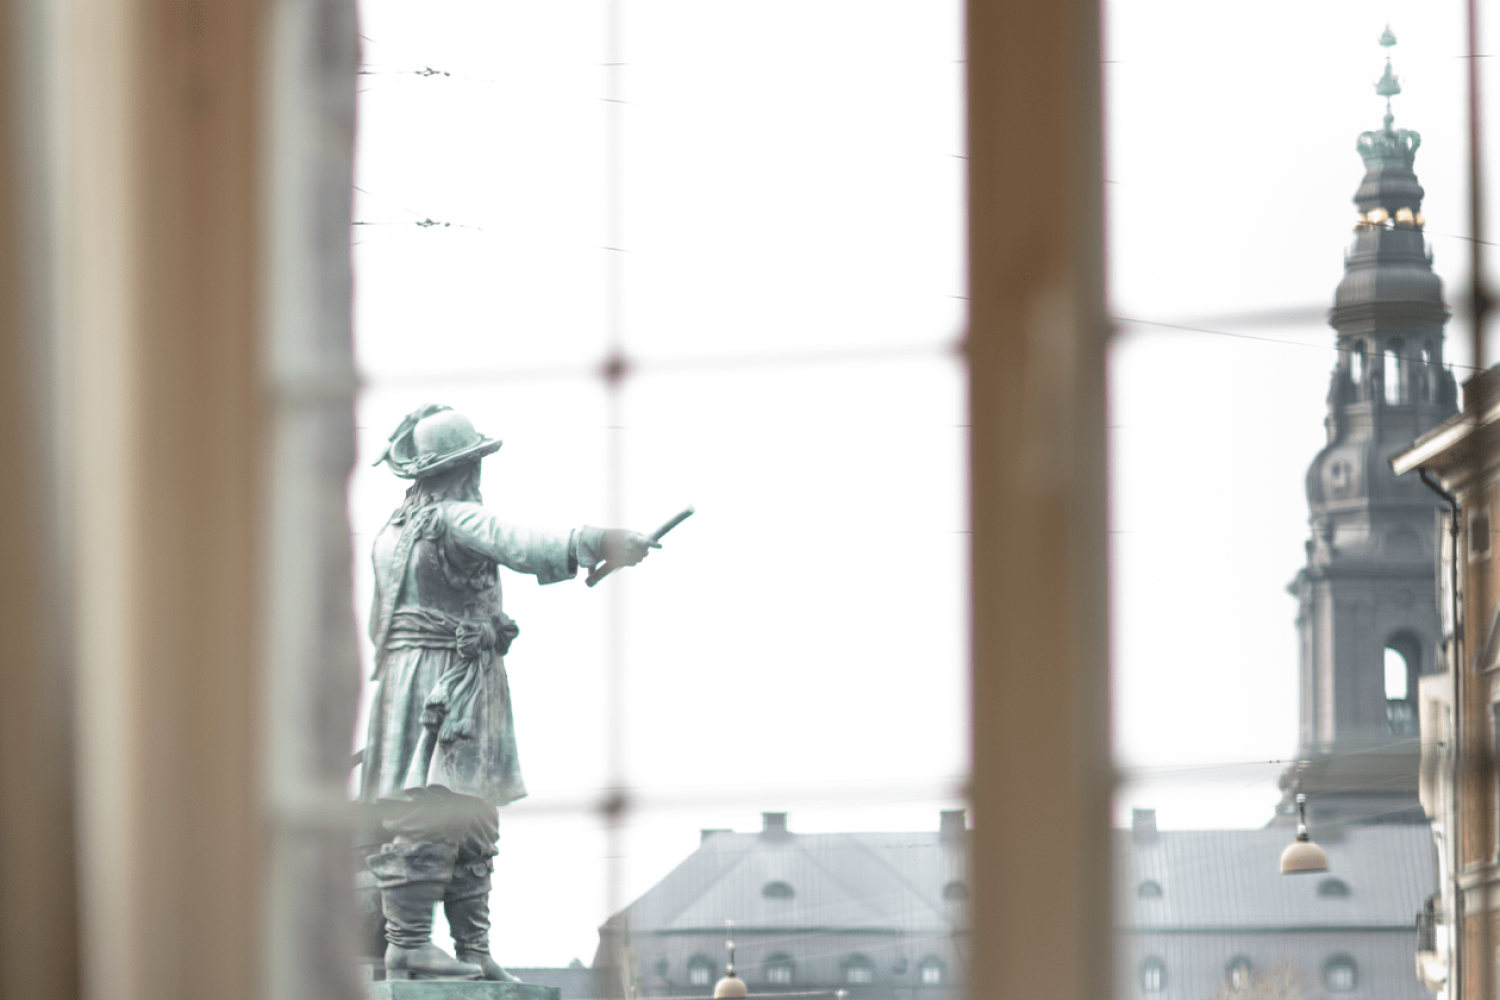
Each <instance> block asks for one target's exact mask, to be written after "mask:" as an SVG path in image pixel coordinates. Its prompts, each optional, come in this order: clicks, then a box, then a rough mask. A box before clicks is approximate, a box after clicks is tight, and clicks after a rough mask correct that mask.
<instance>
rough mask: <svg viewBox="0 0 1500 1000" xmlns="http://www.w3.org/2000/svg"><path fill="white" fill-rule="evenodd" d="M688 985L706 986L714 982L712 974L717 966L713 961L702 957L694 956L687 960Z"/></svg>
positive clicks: (716, 969)
mask: <svg viewBox="0 0 1500 1000" xmlns="http://www.w3.org/2000/svg"><path fill="white" fill-rule="evenodd" d="M687 969H688V983H689V984H691V985H693V986H707V985H708V984H709V983H711V982H713V981H714V973H715V972H717V971H718V966H717V965H715V964H714V961H713V959H711V958H707V957H705V956H703V955H694V956H693V957H692V958H690V959H688V966H687Z"/></svg>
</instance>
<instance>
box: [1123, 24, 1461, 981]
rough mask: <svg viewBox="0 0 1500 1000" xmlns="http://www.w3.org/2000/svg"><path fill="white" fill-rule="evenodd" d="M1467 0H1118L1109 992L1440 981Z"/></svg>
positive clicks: (1445, 906)
mask: <svg viewBox="0 0 1500 1000" xmlns="http://www.w3.org/2000/svg"><path fill="white" fill-rule="evenodd" d="M1461 15H1462V10H1461V8H1459V7H1450V8H1437V7H1432V6H1430V5H1421V4H1415V3H1404V2H1396V3H1391V4H1387V5H1385V6H1383V7H1381V8H1380V9H1379V10H1375V9H1373V8H1371V7H1369V6H1368V5H1360V4H1354V3H1343V2H1338V3H1331V4H1325V5H1318V6H1317V7H1315V8H1312V7H1306V6H1294V5H1291V4H1272V5H1271V6H1269V7H1267V6H1265V5H1260V6H1258V7H1256V8H1254V9H1253V10H1252V9H1251V8H1249V7H1235V6H1232V5H1231V6H1225V5H1214V6H1212V7H1205V6H1203V5H1197V4H1189V3H1177V2H1170V0H1169V2H1154V0H1153V2H1145V0H1122V2H1117V3H1111V4H1107V5H1105V19H1106V38H1107V44H1106V50H1107V60H1108V61H1107V64H1106V66H1105V77H1106V93H1107V106H1108V121H1107V123H1106V128H1105V135H1106V137H1107V142H1108V153H1107V164H1108V166H1107V168H1106V169H1107V174H1106V176H1107V178H1108V182H1109V183H1108V188H1107V197H1108V205H1109V212H1110V221H1109V227H1108V230H1109V251H1110V258H1109V267H1110V275H1109V277H1110V286H1111V287H1110V295H1111V300H1112V311H1113V312H1114V313H1115V314H1116V316H1117V317H1118V318H1119V325H1118V331H1119V332H1118V335H1117V337H1116V339H1115V341H1114V343H1113V345H1112V349H1111V359H1110V365H1111V368H1110V424H1111V448H1112V453H1111V462H1112V467H1111V499H1112V510H1111V518H1112V524H1111V543H1112V557H1113V565H1112V570H1111V572H1112V586H1113V594H1112V601H1113V609H1114V619H1113V623H1112V626H1113V650H1112V654H1113V665H1114V705H1115V725H1116V728H1115V733H1114V739H1115V752H1116V758H1117V760H1118V762H1119V764H1120V766H1121V771H1122V774H1123V776H1124V779H1125V780H1124V781H1123V782H1122V784H1121V787H1120V789H1119V792H1118V795H1117V799H1116V802H1117V808H1116V814H1115V825H1116V827H1117V829H1116V831H1115V834H1114V836H1115V845H1116V863H1117V869H1116V874H1117V885H1116V899H1117V913H1116V918H1117V931H1118V935H1119V956H1120V958H1119V966H1120V970H1119V976H1118V979H1117V981H1118V983H1119V987H1118V991H1117V992H1118V994H1119V995H1120V996H1121V997H1134V996H1139V995H1140V994H1141V993H1142V992H1143V991H1144V992H1152V991H1160V992H1162V993H1163V994H1166V995H1182V996H1201V997H1215V998H1230V997H1252V996H1255V997H1259V996H1266V997H1270V996H1276V997H1282V996H1286V997H1292V996H1302V995H1306V996H1313V995H1318V994H1321V993H1329V992H1347V991H1356V992H1360V991H1368V990H1369V989H1372V988H1373V989H1376V990H1377V991H1381V992H1383V993H1384V994H1388V995H1390V996H1400V997H1410V998H1411V1000H1417V998H1420V997H1423V996H1430V995H1431V993H1432V992H1437V991H1439V990H1440V989H1441V988H1442V987H1441V984H1440V983H1439V982H1438V979H1440V978H1441V973H1440V971H1439V970H1440V967H1441V966H1443V965H1444V963H1446V962H1447V961H1448V954H1447V951H1446V949H1447V944H1446V943H1444V944H1442V945H1441V948H1440V947H1439V945H1438V943H1437V942H1438V941H1448V940H1451V939H1452V938H1451V933H1449V932H1443V933H1438V934H1433V933H1427V934H1426V936H1425V938H1424V939H1423V941H1425V942H1426V944H1424V945H1423V947H1422V949H1421V950H1420V952H1419V944H1421V943H1422V942H1419V937H1418V934H1417V929H1416V926H1415V918H1416V916H1417V915H1418V913H1421V912H1424V911H1425V912H1426V913H1428V914H1429V917H1428V926H1429V927H1431V926H1432V924H1433V922H1434V921H1436V922H1437V923H1438V924H1441V923H1442V922H1443V920H1442V917H1441V914H1443V913H1445V912H1452V907H1454V906H1455V905H1457V903H1456V902H1455V900H1454V899H1453V894H1452V883H1451V880H1450V879H1448V878H1446V877H1444V876H1441V874H1440V872H1441V870H1442V868H1441V866H1443V865H1447V864H1449V863H1450V862H1451V860H1452V856H1451V855H1452V848H1451V843H1450V842H1451V839H1452V837H1453V830H1452V814H1451V813H1450V812H1449V806H1448V805H1445V804H1444V803H1445V802H1447V803H1450V804H1451V801H1452V800H1451V798H1449V799H1445V798H1444V795H1446V794H1447V793H1445V792H1443V791H1442V787H1443V785H1442V782H1444V781H1446V780H1447V778H1446V777H1444V775H1447V774H1449V773H1450V772H1448V771H1447V770H1446V768H1447V767H1449V766H1450V765H1449V763H1445V760H1446V758H1445V757H1444V756H1443V754H1444V753H1445V751H1444V750H1443V746H1444V745H1445V740H1446V739H1447V738H1446V737H1445V736H1443V735H1442V734H1441V733H1440V732H1438V731H1437V730H1439V729H1441V727H1442V724H1443V720H1444V719H1446V718H1449V717H1450V716H1449V709H1451V697H1452V696H1451V695H1448V694H1445V693H1444V691H1445V688H1444V682H1445V681H1446V678H1445V677H1444V676H1442V675H1443V674H1445V673H1446V672H1447V671H1449V670H1450V669H1451V666H1452V662H1451V661H1452V654H1451V649H1452V636H1451V625H1450V626H1447V627H1445V625H1444V621H1445V613H1444V611H1443V610H1442V608H1441V607H1440V605H1441V602H1444V601H1446V600H1448V599H1449V597H1451V594H1450V595H1449V596H1445V595H1444V592H1443V591H1441V590H1440V588H1439V572H1440V571H1439V564H1438V559H1439V556H1440V555H1441V554H1442V552H1443V550H1444V548H1445V547H1446V546H1447V544H1448V542H1447V541H1446V535H1444V534H1442V533H1441V532H1442V529H1441V526H1440V523H1439V520H1438V517H1437V515H1438V514H1439V513H1440V512H1442V511H1443V510H1445V509H1446V503H1445V502H1444V500H1443V499H1441V498H1440V497H1439V496H1438V495H1437V494H1436V493H1434V492H1432V491H1431V490H1429V489H1428V488H1427V487H1426V486H1424V485H1423V483H1422V482H1421V481H1420V480H1419V479H1418V476H1417V474H1416V473H1415V472H1411V473H1407V474H1405V475H1403V476H1399V477H1398V476H1397V475H1396V473H1395V472H1394V471H1393V469H1392V466H1391V462H1392V459H1393V458H1396V457H1397V456H1400V455H1403V454H1405V453H1407V452H1408V451H1409V450H1410V449H1411V448H1412V446H1413V444H1414V442H1415V441H1417V440H1418V439H1419V438H1420V437H1422V435H1425V434H1428V433H1430V432H1432V431H1433V430H1434V429H1435V428H1437V427H1439V426H1440V425H1442V424H1443V422H1444V421H1446V420H1448V419H1450V418H1452V417H1453V415H1454V414H1455V413H1456V412H1457V407H1458V404H1459V391H1458V387H1459V386H1460V385H1461V384H1462V383H1464V382H1466V381H1467V380H1468V379H1469V378H1470V377H1471V376H1472V375H1473V371H1472V369H1470V368H1469V367H1468V365H1469V361H1470V358H1469V357H1468V353H1469V352H1468V349H1467V343H1466V341H1467V338H1468V331H1467V330H1466V329H1465V324H1464V322H1463V320H1462V314H1463V312H1464V307H1463V306H1462V302H1463V299H1464V297H1465V294H1466V285H1467V282H1468V275H1467V273H1466V270H1467V267H1468V262H1469V252H1470V243H1469V241H1468V239H1466V235H1467V233H1468V228H1467V227H1468V221H1467V218H1466V201H1465V199H1466V198H1467V190H1468V184H1467V181H1466V179H1465V157H1466V155H1467V148H1466V145H1467V137H1466V134H1465V127H1464V121H1463V114H1464V108H1465V99H1464V85H1465V80H1464V72H1465V63H1466V61H1465V60H1464V59H1463V58H1462V55H1463V53H1464V52H1465V49H1466V41H1465V35H1464V25H1463V22H1462V18H1461ZM1268 18H1269V19H1270V20H1269V21H1268V20H1267V19H1268ZM1282 18H1289V19H1291V20H1288V21H1286V22H1285V23H1288V24H1291V23H1293V21H1294V22H1295V24H1296V27H1295V29H1294V30H1290V31H1287V32H1275V33H1273V34H1274V37H1272V36H1269V35H1267V34H1266V33H1265V31H1264V28H1265V26H1266V25H1267V24H1268V23H1281V22H1280V19H1282ZM1387 22H1388V23H1389V30H1388V31H1387ZM1481 51H1489V50H1488V48H1484V49H1482V50H1481ZM1398 79H1399V86H1397V80H1398ZM1377 81H1382V82H1381V83H1379V84H1378V85H1377ZM1377 86H1378V88H1379V92H1377ZM1417 133H1420V137H1418V135H1417ZM1252 136H1261V137H1265V138H1266V139H1267V142H1268V143H1269V144H1268V145H1267V144H1262V143H1260V142H1259V141H1258V140H1255V139H1251V138H1249V137H1252ZM1271 136H1274V139H1271V138H1269V137H1271ZM1273 149H1274V152H1272V151H1271V150H1273ZM1398 177H1399V178H1400V180H1399V182H1398V180H1397V178H1398ZM1401 280H1405V281H1406V282H1407V283H1406V284H1401V285H1399V287H1398V284H1399V282H1400V281H1401ZM1450 312H1451V313H1452V314H1453V318H1452V320H1450V319H1449V314H1450ZM1444 586H1446V584H1444ZM1486 614H1489V611H1486ZM1450 620H1451V619H1450ZM1445 699H1448V700H1445ZM1419 791H1420V795H1419ZM1300 798H1305V801H1300V802H1299V799H1300ZM1304 816H1305V830H1306V836H1307V837H1308V838H1310V840H1311V843H1300V842H1299V841H1298V839H1297V838H1298V837H1299V832H1298V831H1299V826H1300V821H1302V820H1303V819H1304ZM1287 851H1291V853H1289V854H1288V853H1284V852H1287ZM1319 852H1321V857H1322V859H1323V860H1322V861H1321V862H1319V860H1318V859H1319V857H1320V853H1319ZM1445 859H1446V860H1445ZM1284 871H1288V872H1291V873H1290V874H1282V872H1284ZM1356 912H1358V913H1359V914H1360V917H1359V924H1358V926H1359V930H1357V931H1356V930H1354V929H1353V928H1354V926H1355V924H1354V922H1353V920H1352V914H1354V913H1356ZM1450 931H1451V928H1450ZM1445 933H1448V934H1449V936H1448V937H1447V938H1444V937H1443V934H1445ZM1429 945H1430V947H1429ZM1440 950H1441V951H1442V952H1443V954H1442V955H1439V954H1438V952H1439V951H1440ZM1422 955H1426V956H1427V957H1426V959H1425V960H1424V959H1423V958H1422V957H1421V956H1422ZM1486 961H1488V959H1486ZM1424 970H1425V971H1424ZM1377 983H1378V984H1379V985H1378V986H1374V985H1372V984H1377ZM1450 988H1451V987H1450Z"/></svg>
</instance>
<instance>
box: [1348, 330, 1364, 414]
mask: <svg viewBox="0 0 1500 1000" xmlns="http://www.w3.org/2000/svg"><path fill="white" fill-rule="evenodd" d="M1349 381H1351V382H1353V383H1354V390H1355V392H1354V395H1355V398H1356V399H1358V398H1361V397H1363V396H1364V385H1365V342H1364V341H1363V340H1361V341H1360V342H1359V343H1357V344H1355V345H1354V350H1352V351H1350V352H1349Z"/></svg>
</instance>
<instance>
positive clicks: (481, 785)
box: [360, 405, 659, 980]
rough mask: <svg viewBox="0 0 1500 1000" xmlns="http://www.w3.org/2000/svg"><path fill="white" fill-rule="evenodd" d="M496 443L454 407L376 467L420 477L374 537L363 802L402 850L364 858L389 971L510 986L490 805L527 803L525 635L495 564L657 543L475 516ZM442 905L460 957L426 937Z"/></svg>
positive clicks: (626, 557) (432, 414)
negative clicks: (517, 671)
mask: <svg viewBox="0 0 1500 1000" xmlns="http://www.w3.org/2000/svg"><path fill="white" fill-rule="evenodd" d="M499 447H500V442H499V441H497V440H494V439H492V438H487V437H484V436H482V435H480V434H479V433H477V432H476V431H475V430H474V426H473V425H472V424H471V423H470V422H469V421H468V420H467V419H465V418H464V416H463V415H462V414H460V413H458V412H457V411H455V410H453V409H450V408H449V407H446V406H436V405H429V406H424V407H421V408H420V409H417V410H415V411H413V412H412V413H410V414H408V415H407V417H406V418H405V419H404V420H403V421H402V422H401V425H400V426H399V427H397V428H396V432H395V433H394V434H392V435H391V438H390V444H389V446H388V447H387V448H386V450H385V453H384V454H382V455H381V457H380V459H379V460H378V461H377V462H376V464H377V465H378V464H380V462H386V463H388V464H389V465H390V467H391V469H392V470H393V471H394V472H395V473H396V475H398V476H400V477H401V478H403V479H411V480H415V482H413V483H412V486H411V488H410V489H408V490H407V491H406V499H405V501H404V502H403V503H402V504H401V506H400V507H399V508H397V510H396V512H395V513H394V514H392V515H391V519H390V521H389V522H387V523H386V526H385V527H384V528H383V529H382V530H381V532H380V534H379V535H378V536H377V537H376V539H375V547H374V564H375V605H374V608H373V609H372V611H371V614H370V636H371V638H372V639H373V640H374V644H375V663H376V666H375V680H376V681H377V683H378V684H379V689H378V692H377V694H376V697H375V701H374V705H373V707H372V708H371V711H370V730H369V738H368V741H367V742H366V745H365V754H364V773H363V777H362V782H361V790H360V800H361V801H364V802H377V801H379V802H382V803H383V804H384V806H385V809H386V812H385V815H386V817H387V818H386V819H385V821H384V825H385V828H386V831H387V834H388V835H389V836H390V837H392V840H391V841H390V842H388V843H386V844H384V845H383V846H382V847H381V849H380V851H379V853H377V854H375V855H372V856H371V857H370V859H369V866H370V870H371V871H372V872H373V873H374V874H375V876H376V879H377V881H378V883H379V885H380V894H381V907H382V909H383V911H384V914H385V922H386V941H387V944H386V953H385V965H386V975H387V977H388V978H392V979H406V978H412V977H424V978H425V977H434V978H436V977H441V978H485V979H505V980H510V979H512V978H513V977H511V976H510V975H509V973H507V972H506V971H505V970H504V969H502V968H501V967H500V966H499V965H498V964H496V962H495V960H494V959H493V958H491V957H490V953H489V929H490V921H489V895H490V872H491V871H492V869H493V860H492V859H493V858H494V856H495V853H496V844H497V843H498V840H499V824H498V816H497V812H496V808H497V807H499V806H503V805H505V804H506V803H508V802H512V801H514V800H516V799H518V798H521V797H522V796H524V795H525V794H526V788H525V785H524V784H523V783H522V780H521V766H520V761H519V759H518V757H517V753H516V734H515V724H514V721H513V718H512V715H511V705H510V685H509V683H508V682H507V680H506V676H505V664H504V661H503V660H502V659H501V657H502V656H503V655H504V654H505V652H506V650H507V649H509V647H510V644H511V642H512V641H513V640H514V639H515V638H516V636H517V634H518V633H519V629H518V628H517V627H516V625H515V623H514V622H512V621H511V620H510V619H509V618H508V617H506V615H505V612H504V611H503V610H502V608H501V603H500V581H499V576H498V573H497V567H500V566H504V567H505V568H506V569H509V570H512V571H514V572H517V573H526V574H529V575H531V576H534V577H536V578H537V581H538V582H539V583H543V584H547V583H556V582H558V581H561V580H568V579H571V578H573V577H574V576H575V575H576V574H577V572H578V570H579V568H580V567H581V568H583V569H585V570H591V569H593V568H594V567H595V566H597V565H598V564H600V563H601V562H605V561H607V562H609V563H610V564H612V565H615V566H630V565H634V564H635V563H638V562H640V561H641V560H642V559H644V558H645V557H646V553H647V551H648V550H649V549H651V548H655V547H659V546H658V545H657V543H655V542H654V541H652V540H651V539H650V538H648V537H647V536H645V535H642V534H639V533H637V532H634V531H624V530H614V529H601V528H591V527H580V528H575V529H572V530H563V531H549V530H544V529H537V528H526V527H521V526H518V525H514V524H509V523H507V522H505V521H502V520H500V519H499V518H497V517H496V516H495V515H494V514H492V513H491V512H490V511H488V510H487V509H485V508H484V507H483V506H481V503H480V496H479V463H480V461H481V460H482V459H483V458H484V457H485V456H487V455H490V454H493V453H494V452H495V451H496V450H497V449H498V448H499ZM440 900H441V901H442V903H443V905H444V910H445V912H446V914H447V917H448V924H449V927H450V928H451V929H452V931H453V942H454V947H455V950H456V952H457V956H458V957H457V959H456V960H455V959H454V958H453V957H450V956H449V955H448V954H447V953H446V952H444V951H443V950H442V949H440V948H438V947H437V946H436V945H434V944H433V943H432V916H433V908H434V906H435V905H436V904H437V902H438V901H440Z"/></svg>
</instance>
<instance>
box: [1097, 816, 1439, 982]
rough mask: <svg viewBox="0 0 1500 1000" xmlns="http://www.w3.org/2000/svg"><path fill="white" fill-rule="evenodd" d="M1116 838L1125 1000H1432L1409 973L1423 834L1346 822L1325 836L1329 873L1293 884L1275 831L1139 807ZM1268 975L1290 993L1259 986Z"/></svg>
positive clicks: (1425, 853) (1424, 862) (1425, 884)
mask: <svg viewBox="0 0 1500 1000" xmlns="http://www.w3.org/2000/svg"><path fill="white" fill-rule="evenodd" d="M1117 838H1118V839H1117V841H1116V886H1117V896H1116V902H1115V911H1116V920H1117V923H1118V926H1119V945H1118V948H1117V958H1118V965H1117V969H1118V975H1119V977H1120V983H1119V987H1118V990H1117V993H1116V995H1117V996H1118V997H1122V998H1124V997H1141V998H1144V1000H1211V998H1216V997H1219V998H1224V1000H1228V998H1231V997H1235V996H1237V995H1238V996H1254V997H1257V998H1259V997H1267V996H1277V997H1285V998H1287V1000H1290V998H1293V997H1304V998H1308V1000H1311V998H1314V997H1331V998H1348V1000H1361V998H1369V1000H1424V998H1426V997H1427V995H1428V994H1427V991H1426V990H1424V989H1423V988H1422V985H1421V984H1420V983H1418V982H1417V980H1416V979H1415V978H1414V977H1413V976H1412V956H1413V955H1414V954H1415V953H1416V950H1417V932H1416V930H1415V928H1414V920H1413V916H1414V915H1415V914H1416V913H1417V912H1418V911H1419V910H1420V909H1421V908H1422V904H1423V901H1424V900H1425V899H1426V898H1427V896H1428V894H1429V893H1430V892H1431V891H1432V862H1431V854H1432V848H1431V843H1430V841H1429V840H1428V835H1427V830H1426V828H1425V827H1424V826H1421V825H1417V824H1411V823H1391V824H1365V825H1360V826H1351V827H1349V828H1348V829H1347V830H1344V831H1341V832H1339V833H1336V834H1335V835H1334V836H1333V837H1332V838H1326V839H1327V842H1326V843H1324V847H1325V848H1326V849H1327V851H1328V854H1329V858H1330V863H1331V868H1330V871H1329V872H1328V873H1326V874H1322V875H1303V876H1295V877H1289V876H1285V875H1281V874H1279V873H1278V871H1277V867H1276V859H1277V857H1278V856H1279V855H1280V853H1281V851H1282V849H1283V848H1284V847H1286V844H1287V835H1286V831H1285V830H1283V829H1280V828H1274V827H1272V828H1266V829H1261V830H1161V831H1159V830H1157V828H1156V816H1155V813H1154V812H1153V811H1152V810H1149V809H1138V810H1136V811H1135V816H1134V822H1133V824H1132V828H1131V829H1130V830H1128V831H1119V832H1118V833H1117ZM1268 980H1269V981H1279V982H1280V984H1281V985H1282V986H1283V987H1284V989H1283V991H1282V992H1281V993H1268V992H1255V988H1256V987H1257V986H1259V987H1260V988H1261V990H1264V989H1265V985H1264V984H1265V983H1266V981H1268Z"/></svg>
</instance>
